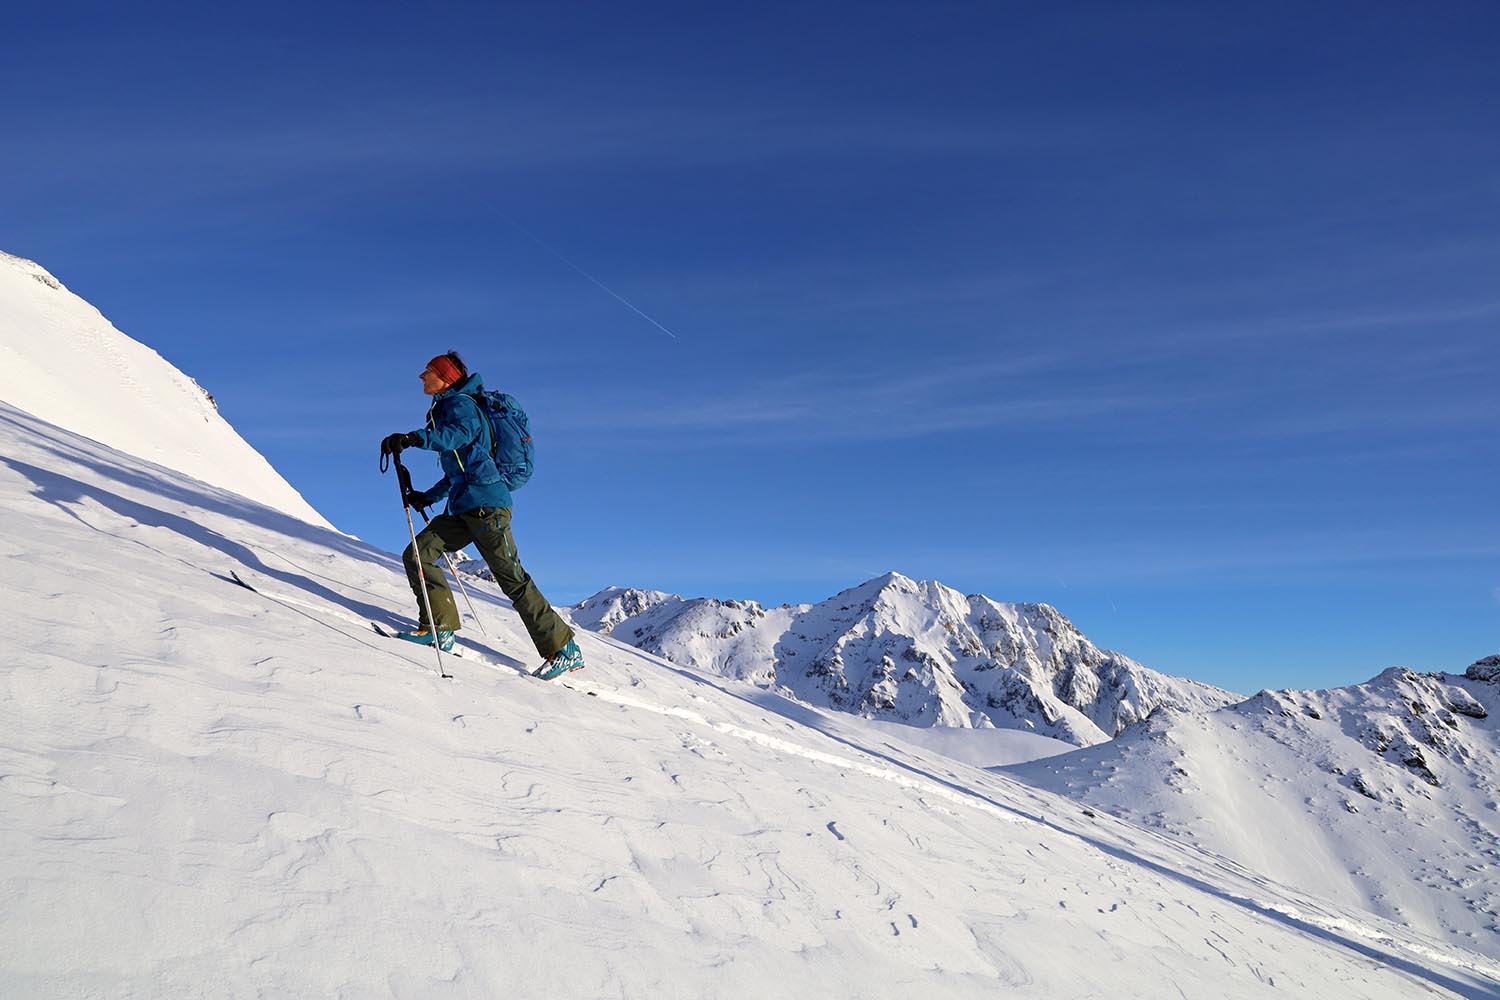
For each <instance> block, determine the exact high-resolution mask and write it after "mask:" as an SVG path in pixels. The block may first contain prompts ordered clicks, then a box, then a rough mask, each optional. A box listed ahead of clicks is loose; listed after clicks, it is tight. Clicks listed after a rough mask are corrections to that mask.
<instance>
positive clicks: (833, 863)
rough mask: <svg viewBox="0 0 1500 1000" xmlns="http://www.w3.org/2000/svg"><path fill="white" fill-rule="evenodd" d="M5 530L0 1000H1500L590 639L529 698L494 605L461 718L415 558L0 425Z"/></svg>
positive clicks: (1317, 920)
mask: <svg viewBox="0 0 1500 1000" xmlns="http://www.w3.org/2000/svg"><path fill="white" fill-rule="evenodd" d="M0 503H3V504H4V509H5V511H6V517H5V518H4V519H3V521H0V580H3V585H4V590H5V593H6V597H7V603H8V611H9V615H8V618H7V627H8V630H9V640H10V641H9V642H7V643H6V645H5V647H4V652H3V653H0V816H3V817H4V822H3V824H0V899H3V906H0V941H4V942H5V947H4V948H0V995H4V996H16V997H33V998H36V997H43V998H45V997H77V996H110V997H142V998H145V997H151V998H163V997H198V996H347V997H370V996H399V997H556V998H574V997H580V996H586V997H652V998H656V997H682V998H702V997H745V996H755V997H808V996H817V997H871V998H874V997H892V998H895V997H901V998H909V997H912V996H942V997H966V996H973V997H993V996H997V995H1004V996H1020V997H1037V998H1043V997H1045V998H1054V997H1085V996H1109V997H1162V996H1188V997H1204V996H1213V997H1246V998H1248V997H1257V998H1259V997H1265V996H1270V995H1278V996H1288V997H1309V998H1314V997H1316V998H1319V1000H1322V998H1326V997H1329V996H1339V997H1345V998H1353V997H1380V998H1386V1000H1397V998H1401V1000H1406V998H1413V997H1437V996H1464V997H1484V996H1493V995H1495V992H1496V991H1497V990H1500V969H1497V968H1496V966H1495V964H1494V963H1492V962H1491V961H1490V960H1488V959H1486V958H1484V957H1482V956H1480V955H1478V954H1476V953H1475V952H1474V951H1473V950H1470V949H1468V948H1465V947H1460V946H1459V945H1457V944H1456V943H1454V942H1453V941H1451V940H1439V939H1434V938H1429V937H1427V936H1424V935H1422V934H1420V933H1418V932H1415V931H1413V930H1411V929H1409V928H1405V927H1402V926H1399V925H1396V924H1394V923H1391V922H1389V921H1386V920H1383V919H1381V918H1379V917H1378V916H1375V915H1372V914H1369V913H1366V912H1364V911H1363V910H1361V909H1360V908H1357V907H1354V906H1349V905H1346V904H1344V903H1341V902H1338V901H1335V900H1329V899H1326V898H1323V897H1321V896H1319V895H1317V894H1314V893H1309V892H1304V891H1303V890H1302V889H1300V888H1297V887H1291V886H1286V885H1282V884H1278V883H1276V882H1274V881H1272V880H1270V879H1268V878H1266V877H1265V876H1263V875H1261V874H1259V873H1257V872H1256V871H1254V870H1252V869H1250V868H1247V867H1245V866H1242V865H1239V864H1236V863H1234V862H1232V861H1230V860H1227V859H1226V858H1224V857H1221V856H1219V855H1217V854H1214V853H1209V852H1205V851H1199V850H1194V849H1191V848H1188V847H1185V846H1183V845H1181V844H1179V843H1177V842H1174V841H1173V840H1171V839H1170V838H1168V837H1167V836H1165V835H1163V834H1161V833H1159V832H1156V831H1152V830H1149V829H1145V828H1142V827H1139V826H1135V825H1132V824H1130V823H1127V822H1124V821H1121V820H1118V819H1114V818H1111V817H1108V816H1104V815H1089V814H1088V812H1086V811H1084V810H1083V809H1082V808H1080V807H1079V806H1078V805H1077V804H1075V803H1073V802H1071V801H1069V800H1067V799H1065V798H1061V797H1058V796H1055V795H1052V794H1049V793H1046V792H1041V791H1037V790H1034V789H1031V788H1029V787H1027V786H1025V785H1023V784H1020V783H1018V782H1016V781H1014V780H1012V779H1010V778H1008V777H1006V776H1004V775H1002V774H996V773H992V772H989V771H985V770H982V769H979V768H976V767H973V766H970V765H967V764H964V763H961V762H959V761H957V760H954V759H952V758H949V757H944V756H940V755H938V754H936V753H934V752H932V751H930V750H926V749H923V748H922V747H920V746H918V745H916V744H913V743H910V742H907V741H905V740H903V739H901V738H900V736H899V735H898V734H897V733H896V732H894V729H895V728H896V727H882V728H880V729H878V730H877V729H870V728H862V727H861V724H860V720H858V719H857V718H855V717H853V716H850V715H847V714H841V713H825V712H822V711H821V710H818V709H815V708H809V707H807V706H804V705H800V704H796V703H793V702H790V701H787V700H786V699H784V698H781V697H780V696H778V695H777V694H775V693H774V692H771V691H768V690H765V689H761V688H757V687H755V686H753V685H750V684H747V683H743V682H739V681H735V680H732V679H726V678H724V677H722V676H718V675H715V674H713V673H709V672H704V671H698V670H695V669H692V668H689V667H684V666H674V665H672V664H670V663H667V662H666V661H663V660H661V659H658V658H656V657H654V656H651V655H649V654H646V653H643V652H641V651H639V650H636V649H634V648H632V647H629V646H626V645H625V644H623V643H620V642H617V641H614V640H612V639H610V638H608V637H604V636H596V635H592V634H584V635H582V636H581V637H580V644H581V645H582V647H583V650H584V652H585V654H586V655H587V657H588V660H589V667H588V668H587V669H586V670H584V671H582V672H580V673H578V674H573V675H570V680H569V682H568V685H569V686H564V685H562V684H556V683H554V684H546V683H542V682H540V681H536V680H534V679H531V678H529V677H528V676H526V674H525V671H526V670H528V669H529V668H531V667H532V666H534V665H535V662H536V656H535V654H534V651H533V650H532V649H531V646H530V643H529V641H528V640H527V638H526V636H525V632H524V630H523V629H522V627H521V626H520V623H519V621H518V620H517V618H516V617H515V615H514V613H513V612H512V611H511V610H510V608H509V607H508V606H507V605H506V604H505V602H504V601H503V599H501V598H499V597H498V596H497V595H496V594H495V593H494V591H493V588H492V587H491V585H489V584H482V583H481V584H479V585H477V586H476V587H474V588H472V589H474V590H475V591H476V595H475V596H476V600H477V601H478V603H479V605H480V609H481V612H482V614H483V615H484V616H485V622H486V625H487V628H488V631H489V634H488V636H482V635H476V633H475V631H474V629H473V628H472V626H471V627H470V628H468V629H466V630H465V632H464V633H463V635H464V642H463V645H464V646H465V647H466V653H465V656H464V657H463V658H462V659H459V660H457V661H454V662H453V663H452V665H451V669H452V672H453V674H454V679H453V680H451V681H445V680H440V679H439V678H438V676H437V673H436V671H435V669H434V665H433V663H432V657H431V656H430V655H428V654H429V651H426V650H422V649H418V648H416V647H410V646H406V645H404V644H401V643H398V642H395V641H392V640H385V639H381V638H379V637H378V636H376V635H375V634H374V632H373V630H372V629H371V628H370V626H369V621H370V620H371V619H375V620H381V621H385V622H394V621H396V620H397V619H396V618H395V617H393V615H392V614H391V612H392V609H397V610H404V609H406V608H407V607H408V605H409V604H410V600H411V598H410V592H409V591H408V590H407V587H406V583H405V580H404V578H403V575H402V573H401V569H400V565H399V561H398V559H397V558H396V557H395V556H392V555H390V554H387V553H383V552H379V551H377V550H375V549H372V548H370V547H369V546H367V545H364V544H363V543H361V542H359V541H357V540H355V539H351V538H348V537H346V536H343V535H340V534H338V533H336V532H334V531H331V530H327V529H323V528H319V527H317V526H315V525H312V524H310V523H308V522H306V521H303V520H300V519H297V518H293V517H290V516H287V515H285V514H283V513H280V512H278V511H276V510H273V509H271V508H269V507H265V506H261V505H259V504H256V503H254V502H252V501H249V500H247V499H245V498H244V497H242V496H240V495H237V494H234V493H230V492H227V491H224V490H219V489H216V488H214V487H211V486H208V485H206V484H205V483H204V482H202V481H200V480H198V479H193V478H190V477H188V476H184V475H181V474H178V473H175V472H173V471H171V470H169V469H166V468H164V467H162V466H158V465H153V464H151V463H149V462H146V461H144V460H142V459H139V458H136V457H133V456H129V455H126V454H124V453H121V452H118V451H115V450H112V449H110V448H108V447H105V446H104V445H101V444H100V443H98V442H97V441H94V440H90V439H88V438H85V437H82V436H80V435H77V434H73V433H70V432H68V431H65V430H62V429H59V428H56V427H54V426H51V425H49V424H47V423H45V422H43V421H41V420H39V419H37V418H36V417H34V416H32V415H29V414H27V413H25V412H22V411H20V410H18V409H15V408H14V407H10V406H5V405H0ZM518 527H519V530H520V531H521V532H523V533H524V531H525V520H524V511H523V512H521V513H520V514H518ZM532 569H533V571H534V572H537V573H538V575H539V578H540V579H541V581H542V583H543V585H544V586H545V580H546V576H545V567H541V566H537V567H532ZM234 575H238V576H239V577H240V578H242V579H243V580H244V581H245V582H246V583H248V584H250V585H251V586H253V587H254V588H256V589H255V590H254V591H252V590H250V589H246V588H245V587H242V586H239V585H238V584H236V583H235V582H234V579H233V577H234ZM835 715H837V716H838V718H836V719H835V718H834V716H835ZM1246 822H1249V823H1255V822H1258V820H1257V819H1256V817H1254V816H1250V817H1247V818H1246ZM1264 835H1265V836H1266V837H1267V838H1268V839H1269V838H1273V837H1275V836H1277V835H1278V831H1277V830H1275V829H1273V828H1270V827H1266V828H1265V829H1264Z"/></svg>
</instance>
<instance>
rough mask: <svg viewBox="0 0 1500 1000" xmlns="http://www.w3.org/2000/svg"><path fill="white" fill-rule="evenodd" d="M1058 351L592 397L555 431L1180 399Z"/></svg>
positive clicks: (982, 420) (727, 427)
mask: <svg viewBox="0 0 1500 1000" xmlns="http://www.w3.org/2000/svg"><path fill="white" fill-rule="evenodd" d="M1069 365H1070V361H1069V359H1068V357H1067V356H1066V355H1061V354H1056V355H1046V354H1039V355H1034V356H1028V357H1018V358H1014V359H1009V360H993V359H991V360H969V361H961V362H950V363H949V364H947V365H939V366H932V367H927V368H923V369H920V370H904V371H862V372H861V371H826V370H824V371H800V372H796V373H793V374H790V375H778V376H774V377H769V378H759V379H755V378H751V379H740V380H737V381H736V382H734V383H733V384H732V385H722V386H719V387H718V391H712V392H705V391H702V390H699V391H692V390H689V391H686V392H683V393H681V394H676V395H673V396H671V397H669V398H656V399H651V400H648V401H643V400H640V399H639V398H631V399H616V400H601V401H598V402H599V403H600V404H601V405H602V409H596V408H595V407H589V408H588V409H587V410H583V409H578V410H574V411H573V412H572V413H570V414H568V415H566V416H561V417H560V418H554V420H553V421H552V422H551V425H552V427H553V429H554V430H562V431H570V430H571V431H579V432H584V433H590V434H592V433H597V428H598V427H599V426H600V422H601V420H602V419H604V415H605V414H608V415H609V419H610V420H611V421H612V422H613V423H614V424H615V425H616V426H622V427H629V428H630V430H631V432H632V433H633V434H636V435H637V440H639V435H641V434H643V433H644V434H647V435H651V434H655V435H656V436H657V438H658V440H659V442H660V443H674V439H675V440H676V443H682V441H690V442H691V443H692V444H693V445H694V446H701V445H703V444H706V443H713V442H722V441H725V440H733V441H736V442H739V443H746V442H752V441H756V440H786V439H795V440H797V441H799V442H803V443H838V442H854V441H878V440H901V439H908V438H913V437H919V436H923V435H929V434H944V433H954V432H961V431H971V430H981V429H985V428H998V427H1005V428H1010V429H1019V428H1028V427H1038V426H1057V425H1067V424H1078V423H1081V422H1086V421H1092V420H1098V419H1100V418H1102V417H1105V416H1108V415H1122V414H1126V413H1140V412H1147V411H1154V410H1160V409H1165V408H1169V407H1173V406H1178V405H1181V402H1182V401H1181V399H1179V398H1174V397H1172V396H1171V395H1170V394H1166V393H1162V392H1155V391H1146V390H1142V389H1132V388H1130V387H1128V386H1127V385H1124V384H1113V385H1112V384H1104V383H1100V382H1098V381H1093V380H1083V381H1079V382H1077V383H1076V384H1075V383H1072V382H1070V381H1069V380H1068V379H1067V378H1066V377H1061V378H1056V377H1053V378H1044V377H1043V376H1047V375H1050V376H1057V375H1059V374H1060V373H1065V372H1066V370H1067V369H1068V367H1069Z"/></svg>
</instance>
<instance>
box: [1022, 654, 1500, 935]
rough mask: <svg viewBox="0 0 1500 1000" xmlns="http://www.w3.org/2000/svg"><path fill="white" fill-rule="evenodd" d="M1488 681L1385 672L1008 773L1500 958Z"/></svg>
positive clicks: (1499, 808)
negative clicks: (1344, 684)
mask: <svg viewBox="0 0 1500 1000" xmlns="http://www.w3.org/2000/svg"><path fill="white" fill-rule="evenodd" d="M1497 713H1500V678H1497V677H1496V676H1495V671H1494V670H1493V669H1486V667H1485V664H1484V663H1480V664H1476V665H1475V666H1474V667H1473V668H1471V669H1470V670H1469V671H1468V676H1457V675H1451V674H1416V673H1413V672H1412V671H1410V670H1406V669H1402V668H1392V669H1390V670H1387V671H1385V672H1384V673H1382V674H1380V675H1379V676H1378V677H1376V678H1374V679H1373V680H1370V681H1367V682H1365V683H1363V684H1355V685H1351V686H1349V687H1343V688H1337V689H1334V690H1329V691H1275V692H1272V691H1263V692H1261V693H1260V694H1258V695H1256V696H1255V697H1254V698H1251V699H1250V700H1248V701H1246V702H1244V703H1243V704H1239V705H1234V706H1231V707H1228V708H1224V709H1221V710H1219V711H1217V712H1211V713H1203V714H1197V715H1185V714H1175V713H1173V714H1165V715H1162V716H1160V717H1157V718H1153V719H1152V720H1151V721H1150V722H1148V723H1147V724H1146V725H1145V726H1143V727H1141V728H1139V729H1135V730H1131V731H1130V732H1127V733H1126V734H1125V735H1124V736H1122V737H1121V738H1120V739H1118V740H1116V741H1115V742H1114V743H1112V744H1109V745H1105V746H1097V747H1091V748H1089V749H1087V750H1081V751H1078V752H1075V753H1071V754H1067V755H1065V756H1060V757H1053V758H1051V759H1048V760H1045V761H1039V762H1036V763H1030V764H1025V765H1022V766H1019V767H1016V768H1014V769H1011V770H1010V771H1009V772H1008V773H1011V774H1014V775H1017V776H1019V777H1022V778H1024V779H1026V780H1027V781H1030V782H1032V783H1034V784H1036V785H1037V786H1038V787H1042V788H1047V789H1050V790H1053V791H1056V792H1060V793H1063V794H1067V795H1069V796H1071V797H1073V798H1076V799H1078V800H1079V801H1081V802H1083V803H1086V804H1088V805H1089V806H1091V807H1093V808H1095V809H1098V810H1101V811H1107V812H1109V813H1112V814H1115V815H1118V816H1122V817H1126V818H1128V819H1130V820H1132V821H1134V822H1138V823H1141V824H1144V825H1148V826H1152V827H1155V828H1158V829H1161V830H1163V831H1166V832H1169V833H1171V834H1172V835H1173V836H1176V837H1179V838H1181V839H1183V840H1184V841H1186V842H1189V843H1195V844H1199V845H1201V846H1203V847H1205V848H1207V849H1209V850H1211V851H1214V852H1216V853H1219V854H1222V855H1224V856H1226V857H1230V858H1234V859H1235V860H1236V861H1238V862H1240V863H1241V864H1244V865H1247V866H1249V867H1251V868H1253V869H1255V870H1256V871H1260V872H1264V873H1265V874H1267V875H1268V876H1270V877H1272V878H1274V879H1276V880H1278V881H1280V882H1284V883H1286V884H1288V885H1296V886H1299V887H1301V888H1303V889H1305V890H1306V891H1308V892H1312V893H1315V894H1317V895H1318V896H1321V897H1324V898H1327V899H1333V900H1338V901H1340V902H1341V903H1344V904H1345V905H1348V906H1353V907H1359V908H1360V909H1363V910H1367V911H1369V912H1371V913H1374V914H1379V915H1380V916H1382V917H1384V918H1386V919H1389V920H1392V921H1399V922H1401V923H1404V924H1406V925H1408V926H1410V927H1413V928H1415V929H1417V930H1419V931H1421V932H1423V933H1425V934H1428V935H1430V936H1433V937H1437V938H1440V939H1445V940H1451V941H1455V942H1458V943H1460V944H1462V945H1463V946H1464V947H1466V948H1471V949H1473V950H1475V951H1479V952H1482V953H1484V954H1486V955H1488V956H1490V957H1491V958H1500V778H1497V775H1500V722H1497Z"/></svg>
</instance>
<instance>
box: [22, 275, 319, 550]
mask: <svg viewBox="0 0 1500 1000" xmlns="http://www.w3.org/2000/svg"><path fill="white" fill-rule="evenodd" d="M204 336H213V331H211V330H208V331H204ZM0 400H3V401H4V402H7V403H10V404H11V405H13V406H17V407H20V408H21V409H23V410H26V411H28V412H30V413H32V414H34V415H35V416H38V417H40V418H41V419H43V420H45V421H47V422H48V423H52V424H56V425H57V426H59V427H65V428H67V429H68V430H70V431H73V432H75V433H78V434H82V435H84V436H86V437H91V438H93V439H94V440H95V441H100V442H103V443H104V444H107V445H109V446H110V447H112V448H115V449H118V450H119V451H123V452H126V453H128V454H131V455H137V456H139V457H141V458H145V459H148V460H150V461H152V462H155V463H157V464H158V465H164V466H166V467H167V468H169V469H174V470H176V471H178V472H185V473H187V474H188V475H190V476H194V477H196V478H198V479H201V480H203V481H204V482H206V483H211V484H213V485H214V486H218V487H221V488H223V489H227V490H233V491H234V492H235V493H239V494H241V495H242V496H246V497H250V498H251V499H253V500H256V501H259V502H260V503H262V504H265V505H267V506H270V507H273V508H275V509H276V510H279V511H282V512H283V513H286V514H290V515H292V516H293V517H297V518H301V519H302V520H304V521H309V522H311V523H313V524H316V525H320V526H322V527H328V526H329V525H328V522H327V521H326V520H324V518H323V516H322V515H321V514H319V513H318V512H317V511H316V510H314V509H313V508H312V507H311V506H310V505H309V504H308V503H307V501H306V500H304V499H302V496H301V494H299V493H298V492H297V491H296V490H295V489H293V488H292V487H291V485H290V484H288V483H287V481H286V480H285V479H283V478H282V477H281V475H280V474H279V473H278V472H277V471H276V470H275V469H273V468H272V467H271V465H270V463H269V462H267V461H266V460H265V459H264V458H263V457H261V455H260V453H259V452H257V451H256V450H255V449H253V448H251V447H250V445H248V444H246V443H245V440H244V439H243V438H241V437H240V436H239V434H238V433H236V432H235V430H234V428H233V427H231V426H229V424H228V422H227V421H225V420H224V418H223V417H221V416H220V415H219V412H218V408H217V407H216V406H215V405H214V403H213V401H212V400H211V399H210V397H209V395H208V393H206V392H205V391H204V390H203V389H202V388H201V387H200V386H199V385H198V383H197V382H195V381H193V380H192V379H191V378H189V377H188V376H187V375H184V374H183V373H182V372H180V371H178V370H177V369H176V368H174V367H173V366H172V365H171V364H169V363H168V362H167V361H166V360H165V359H164V358H162V356H161V355H159V354H157V353H156V352H155V351H153V350H151V348H149V347H146V346H145V345H143V344H140V343H137V342H136V341H134V340H132V339H131V338H129V337H127V336H126V335H125V334H123V333H121V332H120V331H119V330H116V329H115V328H114V326H113V325H112V324H111V323H110V322H109V320H107V319H105V318H104V317H103V316H102V315H100V313H99V310H97V309H95V308H94V307H93V306H91V305H89V304H88V303H87V302H85V301H84V300H83V299H81V298H79V297H78V296H77V295H74V294H73V293H72V292H70V291H68V289H67V288H65V287H64V286H63V284H62V282H60V281H58V280H57V279H56V278H54V277H53V276H52V275H51V274H49V273H48V272H47V271H46V270H45V269H44V268H43V267H42V266H41V265H39V264H36V263H33V262H32V261H29V260H25V259H23V258H20V257H15V256H12V255H10V254H7V253H0Z"/></svg>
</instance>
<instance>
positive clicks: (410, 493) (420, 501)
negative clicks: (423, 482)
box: [401, 490, 428, 510]
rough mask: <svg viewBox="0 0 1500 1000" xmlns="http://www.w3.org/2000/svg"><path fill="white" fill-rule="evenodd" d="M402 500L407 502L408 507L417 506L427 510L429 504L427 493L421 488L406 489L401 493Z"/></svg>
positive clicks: (419, 508)
mask: <svg viewBox="0 0 1500 1000" xmlns="http://www.w3.org/2000/svg"><path fill="white" fill-rule="evenodd" d="M401 502H402V503H404V504H406V506H408V507H415V508H417V509H418V510H425V509H426V508H427V506H428V504H427V494H426V493H423V492H422V491H421V490H407V491H405V492H404V493H402V494H401Z"/></svg>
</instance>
